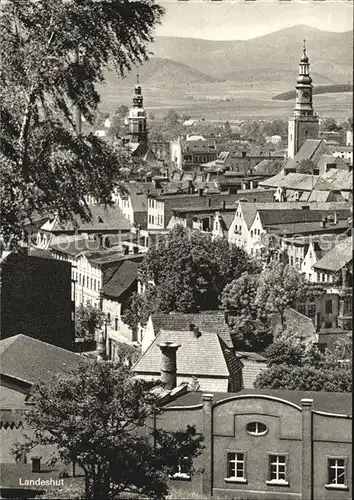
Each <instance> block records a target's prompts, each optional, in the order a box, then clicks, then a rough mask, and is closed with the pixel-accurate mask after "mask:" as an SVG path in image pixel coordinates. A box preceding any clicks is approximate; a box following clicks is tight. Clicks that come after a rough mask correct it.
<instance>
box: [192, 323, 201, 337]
mask: <svg viewBox="0 0 354 500" xmlns="http://www.w3.org/2000/svg"><path fill="white" fill-rule="evenodd" d="M193 333H194V338H196V339H199V337H201V336H202V334H201V332H200V331H199V328H198V327H197V326H195V327H194V328H193Z"/></svg>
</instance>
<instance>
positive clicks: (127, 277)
mask: <svg viewBox="0 0 354 500" xmlns="http://www.w3.org/2000/svg"><path fill="white" fill-rule="evenodd" d="M138 269H139V264H138V263H137V262H132V261H131V260H126V261H124V262H123V264H122V265H121V266H120V267H119V268H118V269H117V271H116V272H115V273H114V274H113V276H112V278H111V279H110V280H109V281H108V282H107V283H106V284H105V285H104V286H103V287H102V290H101V291H102V293H103V295H108V296H109V297H114V298H117V299H118V298H119V297H120V296H121V295H122V294H123V293H124V292H126V291H127V290H128V288H130V286H131V285H132V284H133V283H134V281H136V280H137V278H138Z"/></svg>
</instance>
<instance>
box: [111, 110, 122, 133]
mask: <svg viewBox="0 0 354 500" xmlns="http://www.w3.org/2000/svg"><path fill="white" fill-rule="evenodd" d="M110 121H111V125H110V127H109V129H108V135H109V136H110V137H118V136H119V134H120V132H121V130H122V119H121V118H120V117H119V116H117V115H114V116H112V117H111V119H110Z"/></svg>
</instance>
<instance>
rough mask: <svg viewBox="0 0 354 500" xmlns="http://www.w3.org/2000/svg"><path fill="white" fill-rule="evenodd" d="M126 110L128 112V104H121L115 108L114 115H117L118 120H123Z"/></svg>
mask: <svg viewBox="0 0 354 500" xmlns="http://www.w3.org/2000/svg"><path fill="white" fill-rule="evenodd" d="M128 112H129V108H128V106H126V105H125V104H121V105H120V106H118V108H117V109H116V112H115V113H114V115H115V116H117V117H118V118H119V119H120V120H123V119H124V118H125V117H126V116H127V114H128Z"/></svg>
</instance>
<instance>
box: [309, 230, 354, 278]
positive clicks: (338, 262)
mask: <svg viewBox="0 0 354 500" xmlns="http://www.w3.org/2000/svg"><path fill="white" fill-rule="evenodd" d="M352 260H353V239H352V237H349V238H346V239H345V240H343V241H341V242H340V243H338V244H337V245H336V246H335V247H334V248H332V250H330V251H329V252H328V253H326V254H325V255H324V256H323V257H322V259H320V260H319V261H318V262H317V263H316V264H314V266H313V267H314V268H315V269H323V270H327V271H332V272H336V271H340V270H341V269H342V268H343V267H344V266H346V265H347V264H349V263H350V262H351V261H352Z"/></svg>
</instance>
